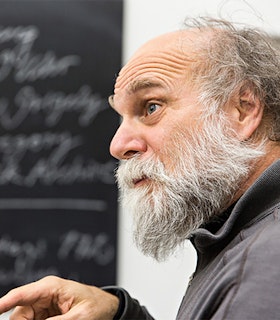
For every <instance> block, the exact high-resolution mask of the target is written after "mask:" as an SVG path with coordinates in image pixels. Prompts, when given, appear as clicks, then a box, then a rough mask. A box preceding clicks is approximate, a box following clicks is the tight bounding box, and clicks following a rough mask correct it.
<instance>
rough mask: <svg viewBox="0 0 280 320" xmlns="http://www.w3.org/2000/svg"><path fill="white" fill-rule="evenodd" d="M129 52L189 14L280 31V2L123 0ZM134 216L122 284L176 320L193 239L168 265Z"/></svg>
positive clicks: (159, 315) (123, 224) (127, 229)
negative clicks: (137, 229) (141, 237)
mask: <svg viewBox="0 0 280 320" xmlns="http://www.w3.org/2000/svg"><path fill="white" fill-rule="evenodd" d="M124 1H125V25H124V26H125V29H124V56H123V61H124V62H126V61H127V60H128V58H129V57H130V56H131V55H132V53H133V52H134V51H135V50H136V49H137V48H138V47H139V46H140V45H141V44H142V43H144V42H145V41H146V40H148V39H150V38H152V37H154V36H156V35H158V34H161V33H164V32H168V31H171V30H175V29H178V28H180V27H182V22H183V21H184V19H185V17H186V16H198V15H206V14H211V15H215V16H217V15H218V14H219V13H221V14H222V15H223V17H224V18H228V19H231V20H234V21H240V22H242V23H249V24H250V25H254V26H257V27H259V28H263V29H265V30H266V31H267V32H272V33H276V32H278V33H280V4H279V1H278V0H266V1H263V0H247V1H246V2H245V1H239V0H235V1H233V0H232V1H221V0H211V1H209V0H195V1H193V0H124ZM131 239H132V236H131V217H130V213H129V212H125V210H122V211H121V214H120V227H119V275H118V284H119V285H121V286H123V287H125V288H126V289H127V290H128V291H129V292H130V293H131V294H132V295H133V296H134V297H136V298H137V299H139V300H140V301H141V303H143V304H144V305H146V306H147V307H148V309H149V310H150V312H151V313H152V315H153V316H154V317H155V318H156V319H160V320H172V319H175V317H176V312H177V309H178V306H179V303H180V301H181V298H182V296H183V294H184V291H185V289H186V286H187V282H188V278H189V276H190V275H191V273H192V272H193V270H194V267H195V260H196V257H195V253H194V250H193V249H192V248H191V245H190V244H189V243H187V244H186V248H185V249H184V250H181V251H180V252H179V253H177V255H176V257H174V258H172V259H170V261H168V262H166V263H156V262H154V261H152V260H151V259H149V258H146V257H144V256H142V255H141V254H140V253H139V252H138V251H137V250H136V249H135V247H134V246H133V244H132V240H131Z"/></svg>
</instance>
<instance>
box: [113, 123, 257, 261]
mask: <svg viewBox="0 0 280 320" xmlns="http://www.w3.org/2000/svg"><path fill="white" fill-rule="evenodd" d="M213 123H215V124H212V122H211V121H210V120H209V119H208V120H204V124H203V128H200V129H199V131H194V130H192V131H190V130H186V129H183V130H177V129H178V128H177V129H176V130H174V131H176V132H178V131H180V132H179V133H176V136H175V137H173V138H172V139H170V141H169V142H168V144H165V146H164V150H163V151H161V153H160V154H158V155H157V158H152V159H143V160H142V159H141V156H135V157H133V158H131V159H129V160H124V161H122V162H121V163H120V166H119V168H118V171H117V173H116V177H117V181H118V185H119V188H120V191H121V200H122V203H123V206H124V208H125V210H126V211H128V212H131V213H132V214H133V218H134V240H135V243H136V245H137V247H138V248H139V249H140V250H141V251H142V252H143V253H144V254H145V255H149V256H152V257H154V258H155V259H156V260H158V261H160V260H165V259H166V258H167V257H168V256H170V255H171V254H172V253H173V252H174V251H175V248H176V247H178V246H179V245H180V244H182V243H183V242H184V241H185V240H186V239H188V238H189V237H190V236H191V234H192V232H193V231H194V230H196V229H197V228H199V227H200V226H201V225H202V224H204V223H206V222H208V221H209V220H210V219H211V218H213V217H214V216H218V215H219V214H221V213H222V212H223V210H225V209H226V208H227V207H228V206H229V204H230V203H231V202H232V197H233V195H234V194H235V193H236V192H237V190H239V188H240V185H241V184H242V183H243V182H244V180H246V177H247V176H248V174H249V171H250V170H251V169H252V167H253V164H254V163H255V162H256V161H257V160H258V158H259V157H260V156H262V155H263V151H262V147H259V148H256V147H252V146H247V145H245V144H244V143H242V142H240V141H239V140H238V139H237V138H234V137H232V134H231V135H230V134H226V133H225V132H224V131H225V128H228V126H227V125H226V124H225V122H224V121H219V119H215V120H214V121H213ZM230 136H231V137H230ZM159 157H161V158H164V159H168V167H170V168H172V170H168V168H167V165H164V163H163V162H161V161H160V160H159ZM142 177H147V178H148V179H149V180H148V183H145V184H143V185H142V186H137V187H135V186H134V183H133V181H135V180H137V179H141V178H142Z"/></svg>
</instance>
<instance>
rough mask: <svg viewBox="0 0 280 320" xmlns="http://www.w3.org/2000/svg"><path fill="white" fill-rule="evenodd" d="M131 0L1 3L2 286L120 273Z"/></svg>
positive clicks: (109, 279)
mask: <svg viewBox="0 0 280 320" xmlns="http://www.w3.org/2000/svg"><path fill="white" fill-rule="evenodd" d="M121 40H122V1H119V0H112V1H106V0H103V1H102V0H100V1H95V0H92V1H82V0H77V1H70V0H69V1H63V0H61V1H59V0H57V1H38V0H37V1H35V0H34V1H25V0H18V1H13V0H7V1H1V2H0V294H4V293H5V292H6V291H7V290H9V289H11V288H13V287H15V286H18V285H22V284H24V283H27V282H30V281H34V280H37V279H39V278H41V277H43V276H45V275H49V274H53V275H58V276H61V277H64V278H69V279H73V280H77V281H81V282H85V283H89V284H95V285H98V286H101V285H106V284H114V283H115V281H116V254H117V252H116V249H117V196H118V195H117V189H116V185H115V179H114V169H115V167H116V160H115V159H113V158H112V157H111V156H110V154H109V150H108V147H109V143H110V140H111V138H112V136H113V134H114V132H115V130H116V128H117V126H118V122H119V119H118V117H117V115H116V114H114V112H113V111H112V110H110V108H109V106H108V103H107V98H108V95H110V94H111V93H112V90H113V83H114V80H115V75H116V73H117V72H118V71H119V69H120V65H121V42H122V41H121Z"/></svg>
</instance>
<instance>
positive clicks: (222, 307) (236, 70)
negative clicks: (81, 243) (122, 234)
mask: <svg viewBox="0 0 280 320" xmlns="http://www.w3.org/2000/svg"><path fill="white" fill-rule="evenodd" d="M109 100H110V104H111V106H112V107H113V108H114V109H115V110H116V111H117V112H118V113H119V114H120V116H121V117H122V123H121V125H120V127H119V129H118V131H117V132H116V135H115V136H114V138H113V140H112V143H111V147H110V151H111V153H112V155H113V156H114V157H116V158H118V159H120V160H121V163H120V167H119V169H118V172H117V179H118V183H119V186H120V189H121V193H122V200H123V203H124V205H126V206H128V207H129V209H130V211H132V213H133V215H134V219H135V230H134V237H135V239H134V240H135V243H136V245H137V246H138V247H139V248H140V249H141V250H142V252H143V253H144V254H147V255H150V256H153V257H154V258H155V259H157V260H163V259H166V258H167V257H168V256H169V255H170V254H171V253H172V252H174V250H175V249H176V247H178V246H179V245H180V244H182V243H183V242H184V241H185V240H186V239H190V240H191V241H192V243H193V245H194V246H195V248H196V250H197V253H198V263H197V268H196V271H195V274H194V276H193V280H192V281H191V283H190V284H189V287H188V290H187V293H186V295H185V297H184V298H183V301H182V304H181V307H180V309H179V312H178V316H177V319H180V320H183V319H184V320H185V319H238V320H240V319H277V318H279V314H280V303H279V301H278V300H279V296H280V269H279V263H280V249H279V247H280V246H279V241H280V224H279V213H280V184H279V178H280V162H279V160H278V159H279V155H280V143H279V141H280V121H279V120H280V59H279V56H278V53H277V51H276V50H274V49H273V48H272V47H271V46H270V44H269V43H268V42H267V40H266V38H265V37H264V36H263V35H261V34H259V33H258V32H257V31H254V30H250V29H242V30H237V29H235V28H234V27H233V26H232V25H231V24H229V23H227V22H223V21H208V20H207V19H206V20H202V21H201V22H200V23H196V25H195V27H191V28H188V29H186V30H181V31H177V32H172V33H169V34H165V35H162V36H160V37H157V38H156V39H153V40H151V41H149V42H148V43H146V44H145V45H144V46H142V47H141V48H140V49H139V50H138V51H137V52H136V53H135V55H134V56H133V57H132V58H131V60H130V61H129V62H128V63H127V65H126V66H125V67H124V68H123V69H122V70H121V72H120V74H119V76H118V79H117V81H116V85H115V92H114V95H113V96H112V97H110V99H109ZM15 306H19V307H17V308H15V310H14V313H13V315H12V316H11V319H17V320H20V319H25V320H27V319H28V320H31V319H52V320H59V319H61V320H62V319H63V320H66V319H67V320H69V319H72V320H77V319H79V320H83V319H86V320H110V319H122V320H124V319H130V320H131V319H133V320H137V319H152V316H150V315H149V313H148V311H147V310H146V309H145V308H144V307H141V306H140V304H139V303H138V301H136V300H134V299H132V298H131V297H130V296H129V294H128V293H127V292H126V291H125V290H123V289H121V288H117V287H107V288H103V289H99V288H96V287H93V286H87V285H84V284H79V283H77V282H73V281H69V280H64V279H60V278H57V277H52V276H50V277H47V278H44V279H42V280H39V281H38V282H35V283H33V284H28V285H26V286H23V287H20V288H17V289H14V290H12V291H11V292H10V293H8V294H7V295H6V296H5V297H3V298H2V299H0V312H5V311H7V310H9V309H11V308H13V307H15Z"/></svg>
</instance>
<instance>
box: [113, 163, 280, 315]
mask: <svg viewBox="0 0 280 320" xmlns="http://www.w3.org/2000/svg"><path fill="white" fill-rule="evenodd" d="M191 241H192V243H193V245H194V247H195V248H196V251H197V255H198V261H197V267H196V270H195V272H194V274H193V277H192V280H191V281H190V283H189V286H188V288H187V290H186V294H185V296H184V298H183V300H182V303H181V306H180V309H179V311H178V315H177V318H176V319H177V320H195V319H200V320H202V319H212V320H218V319H219V320H220V319H227V320H230V319H234V320H243V319H244V320H249V319H254V320H263V319H269V320H272V319H280V160H278V161H276V162H275V163H274V164H273V165H272V166H270V167H269V168H268V169H267V170H266V171H265V172H264V173H263V174H262V175H261V176H260V177H259V178H258V179H257V181H255V183H254V184H253V185H252V186H251V187H250V188H249V189H248V190H247V191H246V192H245V193H244V195H243V196H242V197H241V198H240V199H239V200H238V201H237V203H236V204H235V205H234V206H232V207H231V208H229V209H228V210H227V211H226V212H225V213H224V214H223V215H222V216H221V217H220V218H219V219H217V220H216V221H212V222H211V223H209V224H207V225H205V226H203V227H201V228H199V229H198V230H196V231H195V232H194V234H193V236H192V238H191ZM110 290H112V291H111V292H113V293H115V294H119V296H121V297H122V298H121V301H122V305H121V307H120V310H119V315H118V316H117V318H115V319H119V320H140V319H141V320H144V319H145V320H152V319H153V318H152V316H150V315H149V313H148V312H147V310H146V309H145V308H144V307H141V306H140V304H139V303H138V301H137V300H134V299H132V298H131V297H130V296H129V294H128V293H127V292H126V291H125V290H123V289H121V288H116V287H115V288H112V287H111V289H110Z"/></svg>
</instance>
